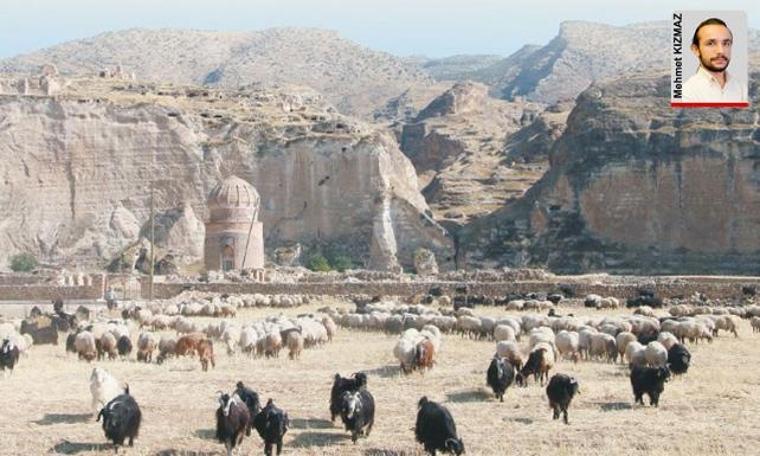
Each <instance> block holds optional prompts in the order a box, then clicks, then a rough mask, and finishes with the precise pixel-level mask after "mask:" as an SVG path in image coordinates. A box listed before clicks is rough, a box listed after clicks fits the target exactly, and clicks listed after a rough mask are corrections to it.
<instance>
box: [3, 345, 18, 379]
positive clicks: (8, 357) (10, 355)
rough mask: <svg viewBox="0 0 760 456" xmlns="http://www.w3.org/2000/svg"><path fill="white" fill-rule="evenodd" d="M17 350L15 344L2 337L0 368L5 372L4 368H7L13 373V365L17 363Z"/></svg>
mask: <svg viewBox="0 0 760 456" xmlns="http://www.w3.org/2000/svg"><path fill="white" fill-rule="evenodd" d="M19 354H20V353H19V350H18V347H17V346H16V344H14V343H13V342H12V341H11V340H10V339H4V340H3V344H2V347H0V370H2V371H3V374H5V370H6V369H8V370H9V371H11V373H13V367H14V366H15V365H16V364H17V363H18V358H19Z"/></svg>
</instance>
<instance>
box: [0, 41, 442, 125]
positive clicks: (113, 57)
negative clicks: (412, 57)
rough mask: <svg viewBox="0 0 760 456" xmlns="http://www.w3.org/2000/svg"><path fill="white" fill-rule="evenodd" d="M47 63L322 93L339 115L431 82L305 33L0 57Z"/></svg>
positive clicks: (19, 65) (79, 45)
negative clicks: (297, 87) (292, 87)
mask: <svg viewBox="0 0 760 456" xmlns="http://www.w3.org/2000/svg"><path fill="white" fill-rule="evenodd" d="M48 63H53V64H55V65H56V66H57V67H58V69H59V71H60V72H61V73H62V74H64V75H82V74H89V75H91V74H94V73H96V72H98V71H100V70H101V69H102V68H104V67H114V66H116V65H117V64H121V65H122V66H123V67H124V69H125V70H126V71H129V72H135V74H136V76H137V78H138V79H140V80H148V81H161V82H171V83H177V84H191V83H192V84H206V85H211V86H220V87H225V88H230V87H237V86H239V85H250V84H258V85H264V86H268V85H277V84H297V85H305V86H309V87H312V88H313V89H315V90H317V91H319V92H321V93H323V94H324V95H325V96H326V97H327V99H328V100H329V101H330V102H331V103H332V104H333V105H335V106H336V107H337V108H338V110H340V111H341V112H343V113H346V114H352V115H358V116H362V117H365V116H368V115H369V114H370V113H371V112H372V111H373V110H374V109H375V108H377V107H379V106H383V105H384V104H385V102H387V100H388V99H390V98H392V97H395V96H398V95H399V94H401V93H402V92H404V91H405V90H407V89H409V88H410V87H415V86H426V85H429V84H430V83H431V82H432V79H431V78H430V76H428V75H427V74H426V73H425V72H424V71H423V70H422V69H420V68H419V67H417V66H416V65H413V64H410V63H408V62H406V61H404V60H403V59H401V58H398V57H395V56H393V55H391V54H387V53H385V52H380V51H375V50H372V49H369V48H366V47H364V46H361V45H359V44H356V43H354V42H352V41H349V40H347V39H344V38H342V37H341V36H340V35H339V34H338V33H337V32H333V31H328V30H320V29H313V28H272V29H267V30H263V31H254V32H213V31H200V30H174V29H160V30H148V29H130V30H123V31H116V32H108V33H103V34H100V35H97V36H94V37H91V38H86V39H82V40H76V41H70V42H67V43H63V44H59V45H56V46H52V47H49V48H46V49H42V50H39V51H36V52H32V53H29V54H24V55H19V56H16V57H12V58H9V59H5V60H0V71H4V72H14V73H36V72H37V71H38V70H39V67H40V66H41V65H44V64H48Z"/></svg>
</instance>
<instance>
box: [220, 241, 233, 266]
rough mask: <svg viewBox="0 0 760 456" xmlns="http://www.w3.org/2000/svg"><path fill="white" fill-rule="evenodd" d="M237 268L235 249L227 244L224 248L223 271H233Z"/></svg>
mask: <svg viewBox="0 0 760 456" xmlns="http://www.w3.org/2000/svg"><path fill="white" fill-rule="evenodd" d="M233 269H235V250H234V249H233V248H232V247H231V246H229V245H225V246H224V248H223V249H222V271H231V270H233Z"/></svg>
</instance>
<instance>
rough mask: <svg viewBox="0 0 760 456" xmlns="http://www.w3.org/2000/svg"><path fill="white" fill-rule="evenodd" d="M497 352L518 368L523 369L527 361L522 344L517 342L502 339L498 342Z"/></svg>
mask: <svg viewBox="0 0 760 456" xmlns="http://www.w3.org/2000/svg"><path fill="white" fill-rule="evenodd" d="M496 354H497V355H499V357H500V358H504V359H506V360H507V361H509V363H510V364H511V365H512V366H513V367H514V368H515V369H517V370H520V369H522V367H523V363H524V362H525V360H524V358H523V354H522V350H521V349H520V346H519V345H517V343H515V342H511V341H501V342H498V343H497V344H496Z"/></svg>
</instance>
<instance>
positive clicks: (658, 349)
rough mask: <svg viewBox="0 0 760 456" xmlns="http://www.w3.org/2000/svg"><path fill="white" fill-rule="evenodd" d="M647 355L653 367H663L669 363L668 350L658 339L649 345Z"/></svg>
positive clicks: (648, 361)
mask: <svg viewBox="0 0 760 456" xmlns="http://www.w3.org/2000/svg"><path fill="white" fill-rule="evenodd" d="M645 356H646V359H647V363H648V364H649V365H650V366H652V367H662V366H665V365H666V364H667V363H668V350H667V349H666V348H665V347H664V346H663V345H662V344H661V343H659V342H657V341H652V342H650V343H649V344H648V345H647V348H646V352H645Z"/></svg>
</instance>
